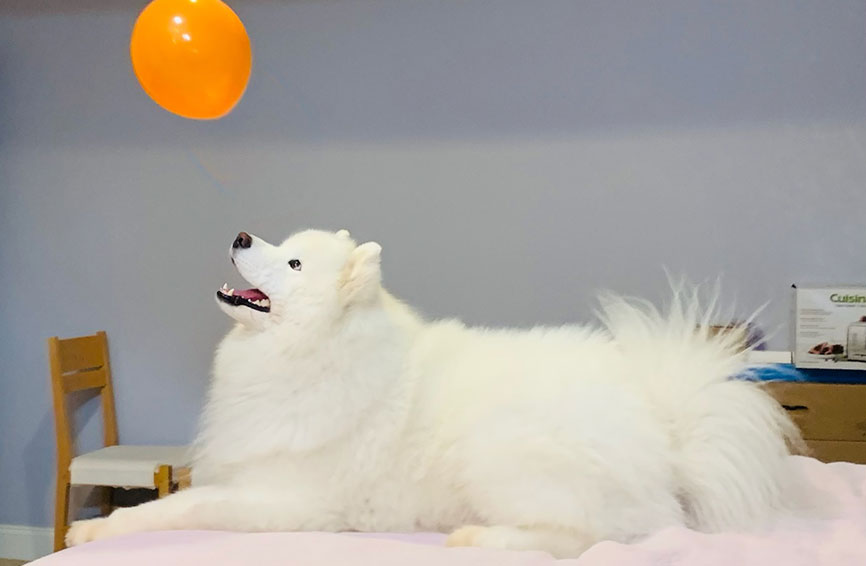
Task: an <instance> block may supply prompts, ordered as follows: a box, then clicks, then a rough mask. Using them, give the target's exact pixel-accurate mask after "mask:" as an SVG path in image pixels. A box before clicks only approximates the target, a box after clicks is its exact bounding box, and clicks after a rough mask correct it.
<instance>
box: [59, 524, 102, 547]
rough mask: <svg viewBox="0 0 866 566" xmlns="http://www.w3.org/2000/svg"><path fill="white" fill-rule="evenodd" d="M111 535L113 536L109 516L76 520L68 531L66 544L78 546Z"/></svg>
mask: <svg viewBox="0 0 866 566" xmlns="http://www.w3.org/2000/svg"><path fill="white" fill-rule="evenodd" d="M109 536H111V530H110V524H109V518H108V517H101V518H99V519H88V520H86V521H75V522H74V523H72V524H71V525H70V526H69V530H68V531H66V546H78V545H79V544H84V543H86V542H90V541H93V540H98V539H101V538H107V537H109Z"/></svg>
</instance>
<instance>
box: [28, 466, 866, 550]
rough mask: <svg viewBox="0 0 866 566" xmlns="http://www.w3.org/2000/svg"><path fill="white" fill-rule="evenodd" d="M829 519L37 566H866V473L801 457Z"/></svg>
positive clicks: (347, 540)
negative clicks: (470, 543) (500, 546)
mask: <svg viewBox="0 0 866 566" xmlns="http://www.w3.org/2000/svg"><path fill="white" fill-rule="evenodd" d="M796 465H797V466H798V467H800V468H801V469H802V470H803V472H804V474H805V476H806V477H807V478H808V480H809V482H810V483H811V486H812V487H811V488H810V489H812V490H814V493H815V495H817V496H818V497H819V498H820V499H821V500H822V501H823V502H824V503H826V508H827V511H829V513H827V514H826V515H823V518H805V517H797V518H795V517H788V518H785V519H782V520H780V521H779V522H778V523H777V524H775V525H773V526H772V528H770V529H769V530H767V532H765V533H763V534H760V535H756V534H749V535H745V534H733V533H731V534H714V535H708V534H702V533H698V532H694V531H690V530H688V529H684V528H671V529H667V530H664V531H661V532H659V533H656V534H655V535H653V536H651V537H649V538H647V539H645V540H643V541H641V542H638V543H634V544H619V543H614V542H601V543H598V544H596V545H595V546H593V547H592V548H590V549H589V550H588V551H587V552H585V553H584V554H583V555H582V556H581V557H580V558H578V559H574V560H554V559H553V558H552V557H550V556H549V555H548V554H545V553H542V552H510V551H500V550H488V549H478V548H445V547H444V546H443V541H444V539H445V537H444V536H443V535H439V534H432V533H423V534H406V535H403V534H393V533H380V534H329V533H226V532H213V531H211V532H205V531H174V532H154V533H142V534H136V535H130V536H125V537H118V538H116V539H108V540H104V541H97V542H93V543H90V544H86V545H83V546H80V547H75V548H71V549H67V550H64V551H62V552H59V553H56V554H52V555H50V556H46V557H45V558H42V559H39V560H37V561H35V562H32V563H31V564H33V565H35V566H85V565H86V566H109V565H111V566H115V565H117V564H122V565H123V566H154V565H156V566H173V565H181V564H183V565H185V566H186V565H189V564H197V565H202V566H205V565H207V566H235V565H248V564H254V565H257V566H278V565H279V566H295V565H298V566H300V565H303V566H337V565H340V566H368V565H369V566H374V565H375V566H542V565H547V564H553V563H556V564H561V565H574V566H596V565H598V566H601V565H605V566H650V565H652V566H662V565H664V566H680V565H682V566H686V565H688V566H716V565H718V566H723V565H724V566H729V565H733V564H737V565H745V566H750V565H754V566H768V565H771V564H779V565H782V564H784V566H799V565H803V566H806V565H809V566H818V565H827V566H847V565H851V566H863V565H866V466H857V465H854V464H846V463H836V464H822V463H820V462H818V461H816V460H812V459H810V458H800V457H797V458H796Z"/></svg>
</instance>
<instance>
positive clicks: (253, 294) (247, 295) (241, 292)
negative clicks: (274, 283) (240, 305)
mask: <svg viewBox="0 0 866 566" xmlns="http://www.w3.org/2000/svg"><path fill="white" fill-rule="evenodd" d="M235 297H240V298H242V299H246V300H248V301H260V300H262V299H267V298H268V296H267V295H265V294H264V293H262V292H261V291H259V290H258V289H235Z"/></svg>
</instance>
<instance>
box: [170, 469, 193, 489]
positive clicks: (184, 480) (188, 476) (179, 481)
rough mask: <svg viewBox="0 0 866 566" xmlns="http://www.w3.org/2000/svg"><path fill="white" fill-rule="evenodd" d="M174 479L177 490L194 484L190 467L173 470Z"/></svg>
mask: <svg viewBox="0 0 866 566" xmlns="http://www.w3.org/2000/svg"><path fill="white" fill-rule="evenodd" d="M172 479H173V480H174V482H175V484H176V486H175V491H183V490H184V489H189V488H190V487H191V486H192V471H191V470H190V469H189V468H188V467H184V468H178V469H177V470H172Z"/></svg>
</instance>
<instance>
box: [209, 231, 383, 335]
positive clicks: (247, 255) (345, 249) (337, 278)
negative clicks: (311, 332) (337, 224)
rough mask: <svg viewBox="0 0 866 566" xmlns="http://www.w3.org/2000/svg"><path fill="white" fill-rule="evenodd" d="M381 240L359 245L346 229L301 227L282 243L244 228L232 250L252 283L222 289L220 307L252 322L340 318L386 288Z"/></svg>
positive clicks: (297, 322) (254, 325)
mask: <svg viewBox="0 0 866 566" xmlns="http://www.w3.org/2000/svg"><path fill="white" fill-rule="evenodd" d="M381 250H382V248H381V246H379V244H377V243H375V242H368V243H366V244H361V245H360V246H358V245H356V243H355V241H354V240H352V238H351V237H350V235H349V232H348V231H346V230H340V231H339V232H337V233H333V232H324V231H320V230H307V231H304V232H299V233H297V234H295V235H293V236H291V237H290V238H288V239H287V240H286V241H284V242H283V243H282V244H280V245H279V246H274V245H272V244H269V243H268V242H266V241H265V240H263V239H261V238H259V237H257V236H253V235H251V234H247V233H246V232H241V233H240V234H238V236H237V238H235V240H234V242H233V243H232V246H231V249H230V250H229V253H230V256H231V260H232V263H233V264H234V265H235V266H236V267H237V270H238V272H239V273H240V274H241V276H242V277H243V278H244V279H246V280H247V281H248V282H249V283H251V284H252V285H253V288H251V289H233V288H229V287H228V285H223V287H222V288H221V289H220V290H219V291H217V294H216V298H217V303H218V304H219V306H220V308H221V309H222V310H223V312H225V313H226V314H228V315H229V316H231V317H232V318H234V319H235V320H237V321H238V322H240V323H242V324H244V325H245V326H247V327H250V328H256V329H262V328H267V327H270V326H273V325H279V324H284V323H289V324H292V325H304V324H306V323H309V322H312V321H318V322H327V321H328V320H335V319H337V318H338V317H340V316H341V315H342V313H343V312H344V311H345V310H346V309H349V308H352V307H353V306H355V305H359V304H364V303H367V302H370V301H373V300H375V299H376V298H377V297H378V296H379V291H380V289H381V272H380V269H379V258H380V253H381Z"/></svg>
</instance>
